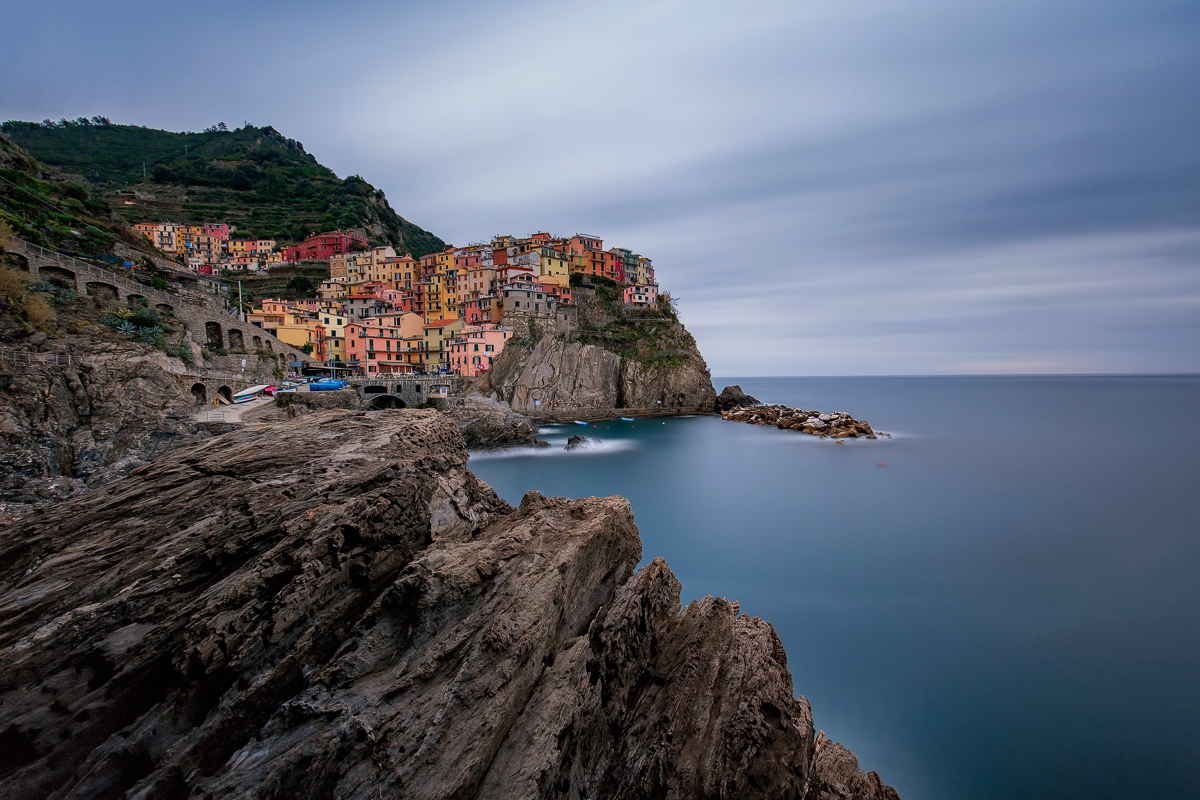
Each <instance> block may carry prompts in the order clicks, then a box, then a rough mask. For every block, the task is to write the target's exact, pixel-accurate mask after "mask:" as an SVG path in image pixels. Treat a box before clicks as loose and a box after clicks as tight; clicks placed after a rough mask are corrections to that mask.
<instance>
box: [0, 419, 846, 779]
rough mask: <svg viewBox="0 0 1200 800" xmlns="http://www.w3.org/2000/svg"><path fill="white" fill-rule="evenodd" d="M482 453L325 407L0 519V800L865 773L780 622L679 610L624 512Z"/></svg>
mask: <svg viewBox="0 0 1200 800" xmlns="http://www.w3.org/2000/svg"><path fill="white" fill-rule="evenodd" d="M466 460H467V452H466V448H465V447H464V442H463V439H462V436H461V435H460V433H459V431H458V429H457V428H456V427H455V425H454V424H453V423H452V422H451V421H450V420H449V419H447V418H446V417H445V416H444V415H441V414H439V413H437V412H435V411H395V412H386V413H374V414H368V413H367V412H361V411H347V410H333V411H325V412H320V413H313V414H310V415H307V416H304V417H301V418H297V419H295V420H292V421H289V422H283V423H277V424H274V425H255V426H247V427H245V428H242V429H240V430H237V431H234V432H232V433H229V434H226V435H223V436H221V437H218V438H215V439H211V440H208V441H204V442H200V443H197V444H194V445H190V446H187V447H184V448H181V449H178V450H175V451H173V452H170V453H168V454H167V455H165V456H163V457H161V458H160V459H159V460H158V461H157V462H155V463H154V464H151V465H148V466H144V467H141V468H139V469H137V470H135V471H134V473H133V474H132V475H130V476H129V477H127V478H124V479H122V480H119V481H117V482H115V483H111V484H109V485H107V486H106V487H104V488H102V489H98V490H96V491H94V492H93V493H91V494H88V495H85V496H83V497H80V498H77V499H74V500H71V501H68V502H66V503H63V504H60V505H58V506H55V507H52V508H51V509H49V510H47V511H44V512H43V513H41V514H37V515H31V516H30V517H28V518H26V519H22V520H20V521H19V522H18V523H16V524H15V525H13V526H10V527H9V528H7V529H4V530H2V531H0V609H3V614H2V615H0V743H2V745H3V747H2V748H0V796H3V797H6V798H7V797H30V798H32V797H49V796H54V797H63V798H67V797H73V798H84V797H87V798H119V797H129V798H135V797H136V798H176V797H188V796H190V797H197V798H217V797H222V798H223V797H239V798H251V797H253V798H280V799H281V800H282V798H328V797H339V798H341V797H348V798H368V797H402V798H465V797H484V798H501V797H504V798H507V797H546V798H550V797H621V798H681V799H682V798H718V797H720V798H734V797H736V798H758V797H762V798H768V797H769V798H801V797H804V796H805V792H806V786H809V785H812V786H819V787H828V788H831V789H833V788H834V787H838V786H842V785H843V784H842V783H839V781H841V780H842V778H843V777H844V776H843V775H842V771H844V770H842V771H838V772H836V774H835V773H831V774H830V776H829V779H828V780H826V779H825V778H824V777H822V776H823V775H824V773H823V772H822V769H823V768H821V767H819V766H818V768H817V769H816V770H815V771H814V767H813V763H814V757H815V756H816V754H817V752H816V751H817V748H816V741H815V737H814V735H813V733H814V731H813V725H812V718H811V715H810V712H809V705H808V702H807V701H806V700H804V699H803V698H800V699H796V698H795V697H794V696H793V692H792V683H791V676H790V674H789V673H788V670H787V666H786V655H785V654H784V651H783V648H782V646H781V645H780V642H779V639H778V637H777V636H776V635H775V632H774V630H773V629H772V628H771V626H770V625H769V624H768V623H766V622H763V621H762V620H759V619H757V618H752V617H749V616H746V615H739V614H738V609H737V606H736V604H730V603H729V602H727V601H725V600H723V599H720V598H712V597H708V598H705V599H704V600H702V601H700V602H697V603H692V604H690V605H689V606H688V607H687V608H686V609H683V610H682V613H680V611H681V609H680V602H679V590H680V587H679V582H678V581H677V580H676V578H675V577H674V575H672V574H671V571H670V570H669V569H668V568H667V565H666V564H665V562H663V561H662V560H655V561H653V562H651V563H650V564H647V565H646V566H644V567H643V568H642V569H640V570H637V571H635V568H636V565H637V563H638V561H639V559H640V557H641V542H640V540H639V538H638V532H637V527H636V526H635V525H634V521H633V514H632V512H631V510H630V507H629V503H628V502H627V501H626V500H624V499H623V498H619V497H609V498H588V499H584V500H567V499H564V498H546V497H543V496H541V495H538V494H536V493H533V492H531V493H529V494H527V495H526V497H525V499H524V500H523V501H522V503H521V507H520V508H519V509H516V510H514V509H512V508H511V507H510V506H508V505H507V504H506V503H505V502H504V501H502V500H501V499H500V498H499V497H497V496H496V494H495V493H494V492H493V491H492V490H491V489H490V488H488V487H487V486H486V485H485V484H483V483H482V482H480V481H479V480H478V479H477V478H475V476H474V475H473V474H472V473H471V472H469V471H468V470H467V469H466V468H465V464H466ZM831 763H832V764H833V766H835V767H837V768H838V769H841V768H842V767H844V766H845V765H844V764H842V762H840V761H836V762H831ZM853 777H854V776H853V775H852V776H851V778H853ZM855 785H857V784H855ZM821 790H822V791H824V788H822V789H821ZM851 790H852V791H853V788H852V787H851ZM813 796H816V795H813ZM822 796H824V795H822ZM838 796H845V797H858V796H860V795H855V794H853V793H852V794H845V795H838ZM861 797H862V798H864V800H865V798H866V797H868V796H867V795H861Z"/></svg>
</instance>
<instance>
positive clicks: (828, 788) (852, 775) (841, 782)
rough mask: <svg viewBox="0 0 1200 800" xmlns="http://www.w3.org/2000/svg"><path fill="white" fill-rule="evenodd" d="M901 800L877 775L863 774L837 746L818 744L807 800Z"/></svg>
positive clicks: (848, 755)
mask: <svg viewBox="0 0 1200 800" xmlns="http://www.w3.org/2000/svg"><path fill="white" fill-rule="evenodd" d="M847 797H852V798H855V800H900V796H899V795H898V794H896V790H895V789H893V788H892V787H891V786H888V785H887V784H886V783H884V782H883V781H882V780H881V779H880V777H879V774H878V773H876V772H863V771H862V770H861V769H859V768H858V759H857V758H855V757H854V754H853V753H851V752H850V751H849V750H847V749H846V748H844V747H842V746H841V745H840V744H838V743H837V742H828V741H818V743H817V757H816V758H815V759H813V768H812V775H811V776H810V778H809V784H808V794H807V795H806V800H843V798H847Z"/></svg>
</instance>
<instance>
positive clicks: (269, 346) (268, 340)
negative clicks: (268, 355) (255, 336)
mask: <svg viewBox="0 0 1200 800" xmlns="http://www.w3.org/2000/svg"><path fill="white" fill-rule="evenodd" d="M263 344H265V345H266V346H267V349H268V350H270V351H272V352H274V350H275V348H274V347H272V346H271V340H270V339H263Z"/></svg>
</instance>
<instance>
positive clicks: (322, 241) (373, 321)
mask: <svg viewBox="0 0 1200 800" xmlns="http://www.w3.org/2000/svg"><path fill="white" fill-rule="evenodd" d="M134 229H135V230H136V231H138V232H139V233H141V234H142V235H144V236H146V237H147V238H148V239H149V240H150V241H151V242H152V243H153V244H154V245H155V246H156V247H158V248H159V249H160V250H162V251H163V252H166V253H173V254H177V255H179V256H180V257H183V258H185V259H186V263H187V265H188V266H189V267H190V268H191V269H192V270H194V271H195V272H197V273H199V274H202V275H213V276H221V277H224V278H226V279H235V280H236V279H237V277H238V276H253V275H261V274H266V273H267V272H268V270H271V269H272V268H276V267H287V266H289V265H300V264H304V263H305V262H309V263H312V262H321V265H322V266H323V265H324V264H328V269H329V278H328V279H326V280H323V281H321V284H320V287H319V290H318V292H317V297H315V298H306V299H292V300H288V299H264V300H263V301H262V302H261V303H260V306H259V307H258V308H246V309H244V312H245V315H246V320H247V321H248V322H250V323H252V324H254V325H257V326H258V327H260V328H262V329H264V330H266V331H269V332H270V333H272V334H274V335H275V336H277V337H278V338H279V339H281V340H282V341H284V342H286V343H288V344H291V345H293V346H295V347H298V348H300V349H302V350H304V351H305V352H307V353H309V354H310V355H311V356H312V363H311V366H313V367H316V368H319V369H320V370H322V371H323V372H324V374H326V375H329V376H332V377H349V376H370V375H384V374H395V375H401V374H420V375H431V374H443V375H445V374H453V375H460V376H462V377H467V378H472V377H475V376H477V375H479V374H481V373H484V372H487V371H488V370H489V369H490V368H491V366H492V364H493V362H494V360H495V358H496V357H497V356H498V355H499V354H500V352H501V351H502V350H503V349H504V345H505V344H506V343H507V342H508V341H509V340H510V339H511V338H512V337H513V335H514V332H516V333H518V334H525V333H527V332H528V331H530V330H540V331H557V332H567V331H570V330H572V329H574V328H575V326H576V324H577V308H576V303H575V301H574V299H573V297H572V288H571V287H572V285H573V284H574V285H579V284H588V283H596V282H604V281H606V280H608V281H613V282H615V284H616V285H617V287H618V288H619V290H620V292H621V297H622V299H623V301H624V308H625V309H627V310H632V309H637V308H655V307H657V306H658V304H659V292H658V284H657V283H656V281H655V279H654V268H653V267H652V266H651V262H650V259H649V258H645V257H643V256H640V255H638V254H636V253H633V252H631V251H629V250H625V249H622V248H619V247H612V248H609V249H607V250H605V249H604V243H603V241H602V240H601V239H599V238H598V237H595V236H588V235H585V234H576V235H574V236H572V237H570V238H565V239H564V238H555V237H553V236H551V235H550V234H548V233H535V234H533V235H532V236H528V237H525V238H517V237H513V236H496V237H494V238H493V239H492V240H491V241H490V242H487V243H478V244H471V245H469V246H467V247H447V248H446V249H445V250H443V251H442V252H439V253H433V254H430V255H425V256H421V257H420V258H413V257H412V256H411V255H409V254H404V255H398V254H397V253H396V251H395V250H394V249H393V248H392V247H390V246H372V245H371V244H370V243H369V242H368V240H367V237H366V236H365V235H364V234H363V233H361V232H358V231H340V230H339V231H328V232H325V233H319V234H315V235H313V236H309V237H308V238H307V239H305V240H304V241H302V242H300V243H299V244H297V245H293V246H288V247H283V248H277V247H276V242H275V241H274V240H272V239H236V238H233V237H232V234H233V233H235V231H234V230H233V229H232V228H231V227H230V226H229V225H226V224H204V225H191V226H189V225H176V224H173V223H168V222H163V223H143V224H139V225H135V226H134Z"/></svg>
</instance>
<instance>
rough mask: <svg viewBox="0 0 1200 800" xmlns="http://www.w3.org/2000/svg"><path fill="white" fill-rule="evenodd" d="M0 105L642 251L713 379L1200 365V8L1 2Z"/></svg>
mask: <svg viewBox="0 0 1200 800" xmlns="http://www.w3.org/2000/svg"><path fill="white" fill-rule="evenodd" d="M0 2H3V5H4V12H3V16H4V17H5V19H6V27H7V28H8V29H9V30H10V31H15V30H19V31H21V32H22V33H21V35H20V36H12V35H10V36H7V37H6V42H5V47H4V49H3V50H0V118H2V119H27V120H40V119H43V118H45V117H50V118H53V119H58V118H60V117H68V118H74V117H78V116H81V115H83V116H92V115H95V114H103V115H106V116H109V117H111V118H112V119H113V120H114V121H116V122H122V123H133V124H141V125H146V126H150V127H161V128H166V129H169V130H199V129H202V128H204V127H207V126H208V125H211V124H213V123H214V122H217V121H225V122H227V123H228V124H230V125H231V126H235V125H241V124H242V123H243V122H245V121H249V122H252V123H254V124H258V125H273V126H275V127H276V128H278V129H279V130H280V131H282V132H283V133H284V134H286V135H288V136H291V137H294V138H296V139H299V140H301V141H302V142H304V144H305V146H306V148H307V149H308V150H309V151H310V152H312V153H314V154H315V155H316V156H317V158H318V159H320V161H321V162H322V163H324V164H326V165H328V166H330V167H332V168H333V169H334V170H335V171H337V173H338V174H339V175H343V176H344V175H348V174H352V173H359V174H361V175H362V176H364V177H365V178H367V180H369V181H371V182H372V183H374V184H375V185H376V186H379V187H381V188H383V189H384V190H385V191H386V192H387V194H388V197H389V199H390V200H391V202H392V205H393V206H394V207H395V208H396V209H397V210H398V211H399V212H400V213H401V214H403V215H404V216H406V217H408V218H409V219H411V220H413V221H414V222H416V223H418V224H420V225H422V226H423V227H426V228H428V229H430V230H432V231H434V232H436V233H437V234H439V235H440V236H442V237H443V238H444V239H446V240H447V241H450V242H453V243H455V244H465V243H467V242H470V241H478V240H482V239H486V238H488V237H490V236H491V235H493V234H496V233H514V234H524V233H529V232H532V231H535V230H548V231H551V232H553V233H558V234H568V235H569V234H571V233H575V232H587V233H592V234H596V235H599V236H602V237H603V238H604V239H605V240H606V242H607V243H609V244H610V245H619V246H623V247H628V248H631V249H633V250H635V251H638V252H640V253H642V254H644V255H647V256H650V257H651V258H652V259H653V260H654V263H655V266H656V268H657V270H658V276H659V280H660V283H662V284H663V285H664V286H665V287H666V288H668V289H669V290H670V291H671V292H672V294H674V295H676V296H677V297H679V298H680V303H681V309H682V313H683V318H684V320H685V322H686V323H687V324H688V326H689V328H690V329H691V330H692V331H693V332H694V333H695V334H696V337H697V339H698V340H699V343H700V346H701V350H702V351H703V352H704V354H705V356H706V357H707V359H708V361H709V364H710V366H711V367H712V370H713V373H714V374H715V375H796V374H799V375H806V374H814V375H839V374H936V373H996V372H1015V373H1040V372H1197V371H1200V46H1198V44H1197V43H1198V42H1200V5H1198V4H1197V3H1196V2H1195V0H1119V1H1118V0H1086V2H1085V1H1084V0H1008V1H1007V2H1003V3H1000V2H996V3H988V4H983V3H963V2H961V1H960V0H908V1H907V2H898V0H836V2H835V0H792V2H779V3H776V2H741V3H728V2H726V3H710V2H705V1H704V0H688V2H648V1H647V0H640V1H639V2H612V3H602V2H588V3H569V2H568V3H564V2H554V3H551V2H541V3H539V2H525V3H522V2H511V3H488V2H464V1H461V0H448V1H446V0H443V1H442V2H438V3H426V4H409V3H398V2H390V3H383V2H379V3H370V2H343V3H306V2H262V3H223V2H210V3H206V2H202V1H200V0H197V2H192V3H188V4H177V5H176V4H164V3H161V2H153V3H152V2H120V1H117V2H104V3H97V2H64V1H63V0H39V2H38V3H17V2H16V1H15V0H0Z"/></svg>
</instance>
